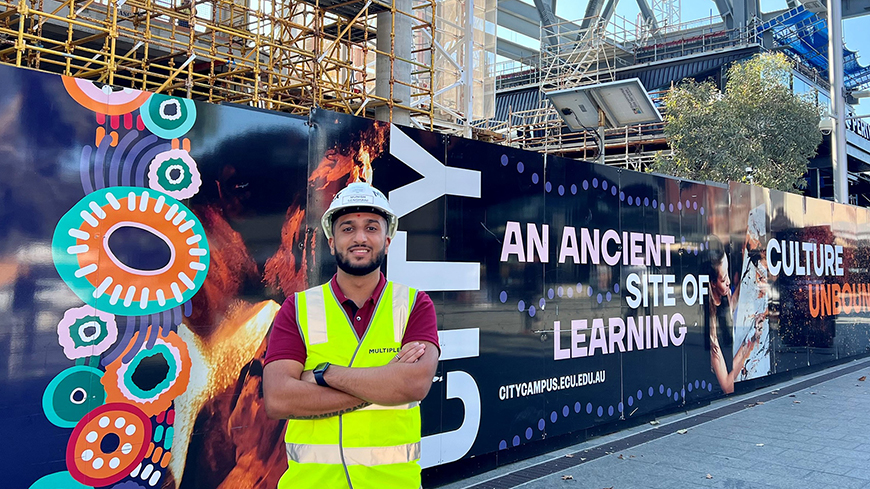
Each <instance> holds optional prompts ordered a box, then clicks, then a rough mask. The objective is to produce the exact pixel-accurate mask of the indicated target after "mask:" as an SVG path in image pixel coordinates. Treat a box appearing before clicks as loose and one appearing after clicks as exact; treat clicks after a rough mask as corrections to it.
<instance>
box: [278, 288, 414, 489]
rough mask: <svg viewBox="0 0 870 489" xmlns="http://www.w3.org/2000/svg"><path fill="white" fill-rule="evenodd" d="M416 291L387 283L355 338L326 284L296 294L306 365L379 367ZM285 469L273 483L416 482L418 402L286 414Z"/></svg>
mask: <svg viewBox="0 0 870 489" xmlns="http://www.w3.org/2000/svg"><path fill="white" fill-rule="evenodd" d="M416 297H417V291H416V290H414V289H412V288H409V287H408V286H405V285H401V284H396V283H393V282H387V285H386V287H384V290H383V292H382V293H381V297H380V300H379V301H378V303H377V305H376V307H375V313H374V315H373V317H372V320H371V323H370V324H369V326H368V328H367V329H366V333H365V335H363V337H362V339H359V338H358V337H357V333H356V330H354V328H353V323H352V322H351V320H350V318H348V317H347V313H346V312H345V310H344V308H343V307H342V306H341V304H340V303H339V302H338V299H336V297H335V294H334V293H333V291H332V287H331V286H330V284H329V283H326V284H323V285H321V286H318V287H313V288H311V289H308V290H306V291H304V292H300V293H297V294H296V321H297V323H298V324H299V329H300V331H301V333H302V337H303V339H304V341H305V346H306V348H307V350H308V353H307V355H308V356H307V358H306V360H305V370H312V369H314V368H315V367H316V366H317V365H318V364H320V363H323V362H330V363H331V364H334V365H341V366H344V367H378V366H382V365H386V364H387V363H389V361H390V359H392V358H393V357H394V356H395V355H396V353H398V352H399V350H400V349H401V348H402V337H403V336H404V334H405V327H406V326H407V324H408V316H409V315H410V311H411V308H412V307H413V305H414V300H415V299H416ZM284 441H285V442H286V446H287V465H288V468H287V472H285V473H284V475H283V476H282V477H281V479H280V481H279V482H278V489H289V488H318V489H334V488H350V489H367V488H371V489H417V488H419V487H420V464H419V460H420V407H419V403H417V402H412V403H410V404H404V405H401V406H380V405H371V406H368V407H366V408H363V409H359V410H356V411H353V412H350V413H347V414H342V415H339V416H332V417H329V418H323V419H312V420H294V419H291V420H288V421H287V432H286V434H285V437H284Z"/></svg>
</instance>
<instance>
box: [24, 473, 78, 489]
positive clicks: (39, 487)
mask: <svg viewBox="0 0 870 489" xmlns="http://www.w3.org/2000/svg"><path fill="white" fill-rule="evenodd" d="M30 489H93V487H92V486H86V485H84V484H82V483H81V482H79V481H77V480H75V479H73V476H72V474H70V473H69V472H55V473H54V474H48V475H46V476H45V477H41V478H40V479H39V480H38V481H36V482H34V483H33V484H31V485H30Z"/></svg>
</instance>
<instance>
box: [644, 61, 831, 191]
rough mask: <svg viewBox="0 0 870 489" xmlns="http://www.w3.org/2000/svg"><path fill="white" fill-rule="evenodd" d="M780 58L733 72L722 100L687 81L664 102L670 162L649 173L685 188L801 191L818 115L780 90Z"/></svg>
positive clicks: (783, 74)
mask: <svg viewBox="0 0 870 489" xmlns="http://www.w3.org/2000/svg"><path fill="white" fill-rule="evenodd" d="M791 68H792V66H791V62H790V61H789V60H788V59H787V58H786V57H785V56H784V55H782V54H781V53H776V54H760V55H756V56H754V57H753V58H751V59H750V60H748V61H746V62H744V63H739V64H734V65H732V67H731V68H730V69H729V70H728V77H727V78H728V81H727V83H726V85H725V92H724V93H722V92H720V91H719V89H717V88H716V86H715V85H714V84H713V83H712V82H709V81H707V82H702V83H698V82H695V81H688V82H684V83H682V84H680V85H679V86H677V87H675V88H673V89H672V90H671V91H670V92H668V94H667V95H666V96H665V108H666V115H665V134H666V136H667V137H668V140H669V141H670V145H671V149H672V150H673V154H672V155H671V156H663V155H661V154H660V155H658V156H657V158H656V161H655V162H654V163H653V164H652V165H651V166H650V171H655V172H659V173H664V174H668V175H674V176H677V177H681V178H687V179H692V180H714V181H718V182H727V181H729V180H734V181H739V182H746V183H754V184H756V185H761V186H764V187H769V188H775V189H779V190H784V191H788V192H793V191H795V190H796V189H801V188H804V187H805V186H806V183H805V181H804V178H803V176H804V174H805V173H806V171H807V160H808V159H809V158H811V157H813V156H814V155H815V153H816V148H817V147H818V145H819V143H820V142H821V138H822V136H821V134H820V133H819V130H818V121H819V111H818V108H817V107H816V106H815V104H814V103H813V102H810V101H809V100H807V99H806V98H804V97H801V96H799V95H795V94H794V93H792V91H791V89H790V88H789V86H788V77H789V73H790V71H791Z"/></svg>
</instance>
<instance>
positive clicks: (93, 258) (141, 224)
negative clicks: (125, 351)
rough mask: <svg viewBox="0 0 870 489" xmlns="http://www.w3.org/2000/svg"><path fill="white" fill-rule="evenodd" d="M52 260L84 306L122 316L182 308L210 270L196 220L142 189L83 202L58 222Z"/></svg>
mask: <svg viewBox="0 0 870 489" xmlns="http://www.w3.org/2000/svg"><path fill="white" fill-rule="evenodd" d="M52 255H53V258H54V265H55V267H56V268H57V271H58V273H59V274H60V276H61V278H62V279H63V280H64V282H66V284H67V285H69V287H70V288H71V289H72V290H73V291H74V292H75V293H76V295H78V296H79V298H80V299H81V300H82V301H84V302H85V303H86V304H88V305H91V306H93V307H95V308H97V309H99V310H101V311H105V312H108V313H112V314H117V315H123V316H144V315H147V314H155V313H159V312H162V311H166V310H169V309H172V308H173V307H177V306H180V305H182V304H184V303H185V302H187V301H188V300H190V298H191V297H193V295H194V294H196V292H197V290H199V288H200V287H201V286H202V283H203V282H204V281H205V276H206V273H207V272H208V264H209V249H208V242H207V240H206V239H205V231H204V230H203V227H202V224H201V223H200V222H199V219H197V218H196V216H194V215H193V212H191V211H190V209H188V208H187V207H186V206H185V205H184V204H182V203H181V202H179V201H177V200H176V199H174V198H173V197H170V196H168V195H165V194H162V193H160V192H155V191H153V190H151V191H149V190H147V189H143V188H139V187H109V188H104V189H100V190H97V191H95V192H93V193H90V194H88V195H87V196H85V197H84V198H83V199H82V200H81V201H79V203H78V204H76V205H75V206H73V208H72V209H70V210H69V211H68V212H67V213H66V214H64V216H63V217H62V218H61V219H60V221H59V222H58V224H57V228H56V229H55V231H54V239H53V241H52Z"/></svg>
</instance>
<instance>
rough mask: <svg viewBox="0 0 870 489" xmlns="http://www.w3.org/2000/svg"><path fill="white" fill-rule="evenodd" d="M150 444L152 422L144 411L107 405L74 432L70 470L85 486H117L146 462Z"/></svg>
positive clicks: (68, 455) (68, 457)
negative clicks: (145, 458)
mask: <svg viewBox="0 0 870 489" xmlns="http://www.w3.org/2000/svg"><path fill="white" fill-rule="evenodd" d="M150 440H151V420H149V419H148V418H147V417H146V416H145V413H143V412H142V410H140V409H139V408H137V407H136V406H132V405H130V404H121V403H114V404H104V405H102V406H100V407H98V408H96V409H94V410H93V411H91V412H90V413H89V414H88V415H87V416H85V417H84V418H83V419H82V420H81V421H80V422H79V423H78V425H76V427H75V429H74V430H73V432H72V435H71V436H70V439H69V443H68V444H67V450H66V465H67V470H69V473H70V475H72V476H73V478H74V479H75V480H77V481H79V482H81V483H82V484H86V485H89V486H93V487H103V486H108V485H110V484H114V483H115V482H118V481H120V480H121V479H123V478H124V477H127V475H129V474H130V472H131V471H132V470H133V469H134V468H135V467H136V465H137V464H139V463H140V462H141V461H142V460H143V459H144V457H145V451H146V450H148V442H149V441H150Z"/></svg>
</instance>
